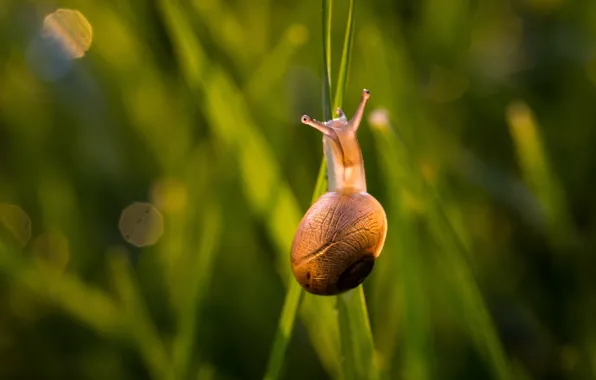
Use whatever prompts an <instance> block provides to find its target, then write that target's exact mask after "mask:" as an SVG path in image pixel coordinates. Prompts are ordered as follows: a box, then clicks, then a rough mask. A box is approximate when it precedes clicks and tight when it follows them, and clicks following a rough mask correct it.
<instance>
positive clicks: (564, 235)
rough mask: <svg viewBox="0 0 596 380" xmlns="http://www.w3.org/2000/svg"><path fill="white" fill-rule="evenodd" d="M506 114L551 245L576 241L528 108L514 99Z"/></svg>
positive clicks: (535, 122)
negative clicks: (538, 204)
mask: <svg viewBox="0 0 596 380" xmlns="http://www.w3.org/2000/svg"><path fill="white" fill-rule="evenodd" d="M506 116H507V123H508V125H509V132H510V134H511V137H512V138H513V142H514V144H515V148H516V153H517V160H518V162H519V164H520V167H521V169H522V172H523V176H524V180H525V182H526V183H527V184H528V187H529V188H530V190H531V191H532V192H533V193H534V194H536V196H537V198H538V199H539V202H540V205H541V206H542V211H543V213H544V218H545V219H546V227H547V228H548V232H549V234H548V236H549V237H550V238H551V239H553V240H554V241H553V242H552V243H553V244H554V245H557V244H567V245H571V244H573V245H576V244H577V241H578V238H577V236H576V232H575V230H574V228H573V223H572V222H571V217H570V216H569V213H568V211H567V210H568V207H567V204H566V201H565V195H564V191H563V187H562V186H561V183H560V182H559V181H558V179H557V178H556V176H555V174H554V173H553V170H552V169H551V167H550V163H549V159H548V157H547V152H546V151H545V149H544V146H543V145H544V144H543V142H542V136H541V135H540V129H539V126H538V123H537V121H536V118H535V116H534V114H533V113H532V110H531V109H530V107H528V105H527V104H526V103H524V102H522V101H516V102H513V103H511V104H509V106H508V107H507V111H506Z"/></svg>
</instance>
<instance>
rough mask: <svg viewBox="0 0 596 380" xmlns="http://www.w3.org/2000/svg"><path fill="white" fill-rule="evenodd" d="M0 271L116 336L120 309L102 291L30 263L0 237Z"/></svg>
mask: <svg viewBox="0 0 596 380" xmlns="http://www.w3.org/2000/svg"><path fill="white" fill-rule="evenodd" d="M0 273H1V274H2V275H5V276H6V277H7V278H8V279H10V280H11V282H13V283H14V284H16V285H18V286H22V287H24V288H26V289H28V290H30V291H31V292H33V293H34V294H35V295H37V296H38V297H40V298H41V299H44V300H45V301H46V302H49V303H52V304H54V305H56V306H57V307H59V308H61V309H62V310H63V311H64V312H65V314H67V315H69V316H71V317H72V318H74V319H76V320H78V321H80V322H82V323H84V324H85V325H87V326H89V327H90V328H92V329H94V330H95V331H96V332H97V333H99V334H100V335H104V336H109V337H117V336H119V334H120V333H121V332H122V329H123V328H124V327H125V326H124V323H123V319H122V312H121V310H120V309H119V308H118V305H117V304H116V302H114V300H113V299H112V298H111V297H110V296H109V295H108V294H107V293H106V292H104V291H102V290H101V289H98V288H96V287H92V286H90V285H87V284H85V283H84V282H82V281H81V280H80V279H79V278H78V277H77V276H75V275H72V274H70V273H62V274H60V276H56V274H55V273H54V271H51V270H45V269H43V268H40V267H39V266H36V265H34V264H33V263H32V262H31V260H26V259H24V258H23V257H22V255H19V254H18V253H17V252H15V251H14V250H11V249H9V248H8V247H7V245H6V244H5V242H4V241H2V240H1V239H0Z"/></svg>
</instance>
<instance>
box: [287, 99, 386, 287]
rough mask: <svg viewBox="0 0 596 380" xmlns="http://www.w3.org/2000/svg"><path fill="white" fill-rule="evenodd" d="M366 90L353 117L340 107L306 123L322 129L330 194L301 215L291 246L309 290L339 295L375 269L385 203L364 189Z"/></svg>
mask: <svg viewBox="0 0 596 380" xmlns="http://www.w3.org/2000/svg"><path fill="white" fill-rule="evenodd" d="M369 97H370V93H369V91H368V90H364V91H363V93H362V100H361V101H360V104H359V105H358V109H357V110H356V112H355V114H354V116H353V117H352V119H350V120H348V119H347V118H346V116H345V114H344V112H343V111H342V110H341V109H337V114H338V116H339V117H338V118H336V119H332V120H329V121H326V122H319V121H316V120H313V119H311V118H310V117H309V116H307V115H304V116H302V123H304V124H306V125H310V126H312V127H314V128H316V129H318V130H319V131H321V132H322V133H323V147H324V153H325V157H326V159H327V177H328V183H329V185H328V189H327V193H325V194H323V195H322V196H321V197H320V198H318V199H317V200H316V201H315V202H314V203H313V204H312V205H311V207H310V208H309V209H308V211H307V212H306V214H305V215H304V217H303V218H302V220H301V222H300V224H299V226H298V229H297V231H296V235H295V236H294V241H293V243H292V250H291V264H292V272H293V274H294V277H295V279H296V280H297V281H298V283H299V284H300V285H301V286H302V287H303V288H304V289H305V290H306V291H308V292H309V293H312V294H317V295H336V294H340V293H343V292H345V291H348V290H350V289H353V288H355V287H357V286H359V285H360V284H362V282H364V280H365V279H366V277H367V276H368V275H369V274H370V273H371V271H372V269H373V267H374V263H375V260H376V258H377V257H378V256H379V255H380V253H381V251H382V249H383V244H384V242H385V237H386V235H387V217H386V215H385V211H384V209H383V206H381V204H380V203H379V202H378V201H377V200H376V199H375V198H374V197H373V196H372V195H370V194H369V193H367V191H366V179H365V173H364V162H363V160H362V153H361V151H360V146H359V144H358V139H357V137H356V132H357V130H358V127H359V126H360V122H361V120H362V116H363V113H364V107H365V105H366V101H367V100H368V98H369Z"/></svg>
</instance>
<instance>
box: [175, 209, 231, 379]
mask: <svg viewBox="0 0 596 380" xmlns="http://www.w3.org/2000/svg"><path fill="white" fill-rule="evenodd" d="M202 214H203V216H202V219H203V222H202V225H203V226H205V227H204V229H203V232H202V234H201V242H200V243H198V245H199V251H198V252H193V255H192V257H191V258H190V259H189V261H187V262H188V263H189V265H188V268H186V269H187V271H188V272H190V274H187V275H186V276H184V277H185V278H188V279H189V280H188V281H187V282H186V283H185V284H184V293H183V302H182V305H181V306H182V307H181V310H179V313H178V314H179V315H178V331H177V334H176V336H175V338H174V341H173V343H172V368H171V372H170V374H169V375H170V379H172V380H175V379H184V378H187V377H188V373H189V371H190V369H191V363H192V360H191V359H192V354H193V353H194V346H195V340H196V332H197V324H198V323H197V319H198V317H199V310H200V307H201V305H202V303H203V301H204V300H205V298H206V293H207V286H208V284H209V282H210V280H211V273H212V270H213V264H214V261H215V252H216V249H217V244H218V241H219V235H220V232H221V224H222V216H221V212H220V211H219V208H218V206H217V205H210V206H208V207H207V208H206V210H202Z"/></svg>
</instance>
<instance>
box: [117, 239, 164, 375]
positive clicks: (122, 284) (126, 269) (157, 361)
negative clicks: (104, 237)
mask: <svg viewBox="0 0 596 380" xmlns="http://www.w3.org/2000/svg"><path fill="white" fill-rule="evenodd" d="M125 255H126V252H125V251H116V252H111V253H110V254H109V255H108V266H109V268H110V272H111V275H112V280H113V283H114V287H115V289H116V292H117V293H118V296H119V298H120V302H121V304H122V307H123V309H124V310H123V316H124V320H125V323H126V327H127V333H128V334H129V339H131V341H132V342H134V343H136V345H137V348H138V350H139V352H140V354H141V356H142V357H143V359H144V360H145V363H146V364H147V366H148V368H149V370H150V372H151V376H152V378H153V379H164V378H165V376H166V373H167V371H168V367H169V366H170V363H169V358H168V354H167V352H166V348H165V346H164V345H163V343H162V340H161V338H160V337H159V334H158V331H157V328H156V327H155V324H154V323H153V321H152V320H151V317H150V315H149V312H148V310H147V307H146V305H145V301H144V299H143V297H142V296H141V294H140V290H139V287H138V284H137V283H136V281H135V280H134V275H133V271H132V268H131V265H130V263H129V261H128V258H127V257H126V256H125Z"/></svg>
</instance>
